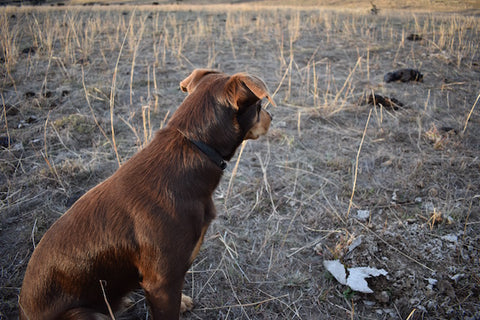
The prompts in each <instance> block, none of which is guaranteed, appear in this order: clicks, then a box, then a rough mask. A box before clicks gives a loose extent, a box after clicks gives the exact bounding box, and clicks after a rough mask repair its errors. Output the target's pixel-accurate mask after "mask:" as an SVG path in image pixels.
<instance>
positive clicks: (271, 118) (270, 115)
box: [263, 109, 273, 120]
mask: <svg viewBox="0 0 480 320" xmlns="http://www.w3.org/2000/svg"><path fill="white" fill-rule="evenodd" d="M263 110H265V109H263ZM265 112H266V113H267V114H268V116H269V117H270V120H273V116H272V114H271V113H270V112H269V111H268V110H265Z"/></svg>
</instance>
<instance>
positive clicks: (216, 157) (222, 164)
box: [177, 129, 227, 170]
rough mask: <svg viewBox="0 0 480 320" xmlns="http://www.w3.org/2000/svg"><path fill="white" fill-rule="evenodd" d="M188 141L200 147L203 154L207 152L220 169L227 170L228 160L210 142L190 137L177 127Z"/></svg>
mask: <svg viewBox="0 0 480 320" xmlns="http://www.w3.org/2000/svg"><path fill="white" fill-rule="evenodd" d="M177 130H178V132H180V133H181V134H182V135H183V136H184V137H185V138H186V139H187V140H188V141H190V142H191V143H192V144H193V145H195V147H197V148H198V150H200V151H201V152H202V153H203V154H205V155H206V156H207V157H208V158H209V159H210V160H211V161H212V162H213V163H215V164H216V165H217V166H218V167H219V168H220V169H222V170H225V168H227V160H225V159H224V158H223V156H222V155H221V154H220V153H219V152H218V151H217V150H215V149H214V148H212V147H210V146H209V145H208V144H206V143H204V142H202V141H198V140H193V139H190V138H188V137H187V136H186V135H185V134H184V133H183V132H182V131H180V129H177Z"/></svg>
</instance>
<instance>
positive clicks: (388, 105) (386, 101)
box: [364, 93, 403, 110]
mask: <svg viewBox="0 0 480 320" xmlns="http://www.w3.org/2000/svg"><path fill="white" fill-rule="evenodd" d="M364 102H365V103H364V104H371V105H374V106H375V105H379V104H381V105H382V106H383V107H384V108H385V109H389V110H398V109H400V107H403V103H401V102H400V101H398V100H397V99H395V98H389V97H384V96H381V95H379V94H376V93H375V94H370V95H369V96H368V97H367V98H366V99H365V101H364Z"/></svg>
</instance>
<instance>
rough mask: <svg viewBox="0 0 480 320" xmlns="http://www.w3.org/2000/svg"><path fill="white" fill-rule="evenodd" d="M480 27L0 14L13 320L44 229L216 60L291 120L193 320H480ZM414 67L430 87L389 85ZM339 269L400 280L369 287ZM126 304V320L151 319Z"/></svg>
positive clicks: (230, 181)
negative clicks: (381, 272)
mask: <svg viewBox="0 0 480 320" xmlns="http://www.w3.org/2000/svg"><path fill="white" fill-rule="evenodd" d="M479 25H480V24H479V18H478V17H475V16H472V15H462V14H453V13H452V14H439V13H425V12H406V11H393V10H389V9H383V8H382V10H380V11H379V12H378V14H376V15H373V14H371V13H370V12H369V10H365V9H362V10H351V11H347V10H334V9H324V8H323V9H322V8H308V9H302V8H292V7H257V6H255V5H247V6H228V7H220V6H213V7H212V6H208V7H195V10H192V9H191V7H188V6H185V7H182V6H175V8H170V7H168V8H167V7H162V6H142V7H130V6H108V7H107V6H98V7H97V6H95V7H83V6H76V7H68V6H65V7H38V8H28V7H27V8H12V7H3V8H0V26H1V30H2V34H1V35H0V49H1V50H0V60H1V63H0V74H1V84H0V92H1V100H0V101H1V108H0V110H1V116H0V119H1V129H0V137H1V139H0V142H1V146H0V266H1V273H0V317H1V318H2V319H3V318H5V319H15V318H16V317H17V316H18V312H17V295H18V293H19V290H20V286H21V283H22V278H23V273H24V271H25V268H26V264H27V262H28V259H29V257H30V255H31V253H32V251H33V249H34V246H35V244H36V243H38V241H39V240H40V238H41V236H42V235H43V233H44V232H45V231H46V230H47V229H48V227H49V226H50V225H51V224H52V223H53V222H54V221H55V220H56V219H57V218H58V217H59V216H60V215H61V214H63V213H64V212H65V210H66V209H67V208H68V207H69V206H70V205H71V204H72V203H73V202H74V201H75V199H77V198H78V197H79V196H80V195H81V194H82V193H83V192H85V191H86V190H88V189H89V188H91V187H92V186H94V185H96V184H97V183H98V182H100V181H102V179H104V178H106V177H108V176H109V175H110V174H111V173H112V172H114V170H116V168H118V165H119V163H122V162H123V161H125V160H126V159H128V158H129V157H130V156H131V155H132V154H134V153H135V152H136V151H137V150H138V149H139V148H141V147H142V146H143V145H144V144H145V143H147V142H148V140H149V139H150V137H151V136H152V134H153V132H154V131H155V130H157V129H158V128H160V127H161V126H162V125H163V124H164V123H165V121H168V118H169V115H170V114H171V113H172V112H173V111H174V110H175V108H176V107H177V106H178V105H179V104H180V103H181V101H182V100H183V98H184V94H183V93H182V92H181V91H180V90H179V87H178V83H179V82H180V81H181V80H182V79H183V78H184V77H185V76H187V75H188V74H189V73H190V72H191V70H192V69H194V68H196V67H209V68H217V69H220V70H222V71H224V72H227V73H235V72H240V71H247V72H250V73H252V74H256V75H259V76H260V77H262V78H263V79H264V80H265V81H266V83H267V84H268V86H269V88H270V90H271V92H272V93H274V94H275V95H274V99H275V101H276V102H277V104H278V107H277V108H272V107H269V108H270V111H271V112H272V113H273V116H274V121H273V122H272V128H271V131H270V133H269V134H268V136H267V137H265V138H264V139H261V140H259V141H254V142H249V143H247V144H246V146H245V148H244V150H243V152H242V153H238V154H237V157H236V158H235V159H234V160H233V161H232V162H231V163H230V165H229V167H228V169H227V171H226V173H225V176H224V179H223V182H222V184H221V185H220V187H219V189H218V191H217V192H216V194H215V202H216V205H217V209H218V213H219V214H218V217H217V219H216V220H215V222H214V223H213V225H212V226H211V228H210V230H209V231H208V234H207V236H206V239H205V242H204V245H203V248H202V249H201V251H200V254H199V256H198V258H197V260H196V261H195V263H194V265H193V266H192V268H191V270H190V272H189V273H188V274H187V277H186V282H185V292H186V293H187V294H189V295H191V296H192V297H193V298H194V301H195V303H196V307H195V309H194V310H193V311H192V312H189V313H187V314H185V315H184V316H183V317H182V319H322V318H325V319H346V318H353V319H406V318H408V317H409V319H479V318H480V313H479V305H480V277H479V275H478V266H479V264H480V260H479V257H480V252H479V251H480V215H479V213H480V126H479V124H480V117H479V111H478V110H479V108H480V106H478V103H479V102H478V97H479V93H480V56H479V52H480V50H479V45H480V42H479V41H478V39H480V27H479ZM411 34H415V35H419V36H421V39H419V38H415V39H414V40H415V41H414V40H408V38H409V36H410V35H411ZM413 38H414V37H412V39H413ZM405 68H412V69H416V70H419V71H420V72H421V73H422V75H423V81H409V82H389V83H385V82H384V75H385V74H386V73H387V72H393V71H395V70H398V69H405ZM377 95H378V96H382V97H383V98H385V99H386V100H384V101H387V100H388V101H390V102H392V101H393V104H394V106H393V105H388V103H384V104H385V105H383V104H382V103H380V102H381V101H378V102H377V99H375V98H374V97H376V96H377ZM113 137H114V138H115V139H114V140H115V141H113ZM360 147H361V148H360ZM237 162H238V170H237V167H236V163H237ZM327 259H328V260H330V259H340V261H342V262H343V263H344V264H345V265H346V266H347V267H360V266H370V267H375V268H379V269H381V268H383V269H385V270H386V271H387V272H388V274H387V275H386V276H380V277H375V278H371V279H369V286H370V288H371V289H372V290H373V291H374V293H372V294H364V293H358V292H354V291H352V290H349V288H348V287H346V286H344V285H341V284H339V283H337V282H336V281H335V279H333V278H332V277H331V276H330V275H329V274H328V273H327V272H326V271H325V269H324V267H323V261H324V260H327ZM132 297H133V298H134V300H135V304H134V305H133V306H132V307H131V309H130V310H129V311H128V312H127V313H126V314H124V315H122V316H119V317H118V319H146V318H147V317H148V308H147V306H146V305H145V300H144V298H143V296H142V292H136V293H134V294H133V295H132Z"/></svg>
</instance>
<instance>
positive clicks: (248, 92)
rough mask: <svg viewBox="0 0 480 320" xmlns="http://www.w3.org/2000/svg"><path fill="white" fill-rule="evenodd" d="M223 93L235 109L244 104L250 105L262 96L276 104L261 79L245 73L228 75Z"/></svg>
mask: <svg viewBox="0 0 480 320" xmlns="http://www.w3.org/2000/svg"><path fill="white" fill-rule="evenodd" d="M225 95H226V99H227V101H228V102H229V103H230V105H232V106H233V107H235V108H237V109H238V108H239V107H240V106H241V105H244V104H245V105H252V104H254V103H255V102H256V101H258V100H262V99H263V98H267V99H268V101H270V103H271V104H272V105H274V106H276V105H275V102H274V101H273V99H272V98H271V97H270V94H269V93H268V89H267V86H266V85H265V83H264V82H263V80H262V79H260V78H258V77H256V76H252V75H249V74H246V73H237V74H235V75H233V76H231V77H230V79H229V80H228V82H227V84H226V86H225Z"/></svg>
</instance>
